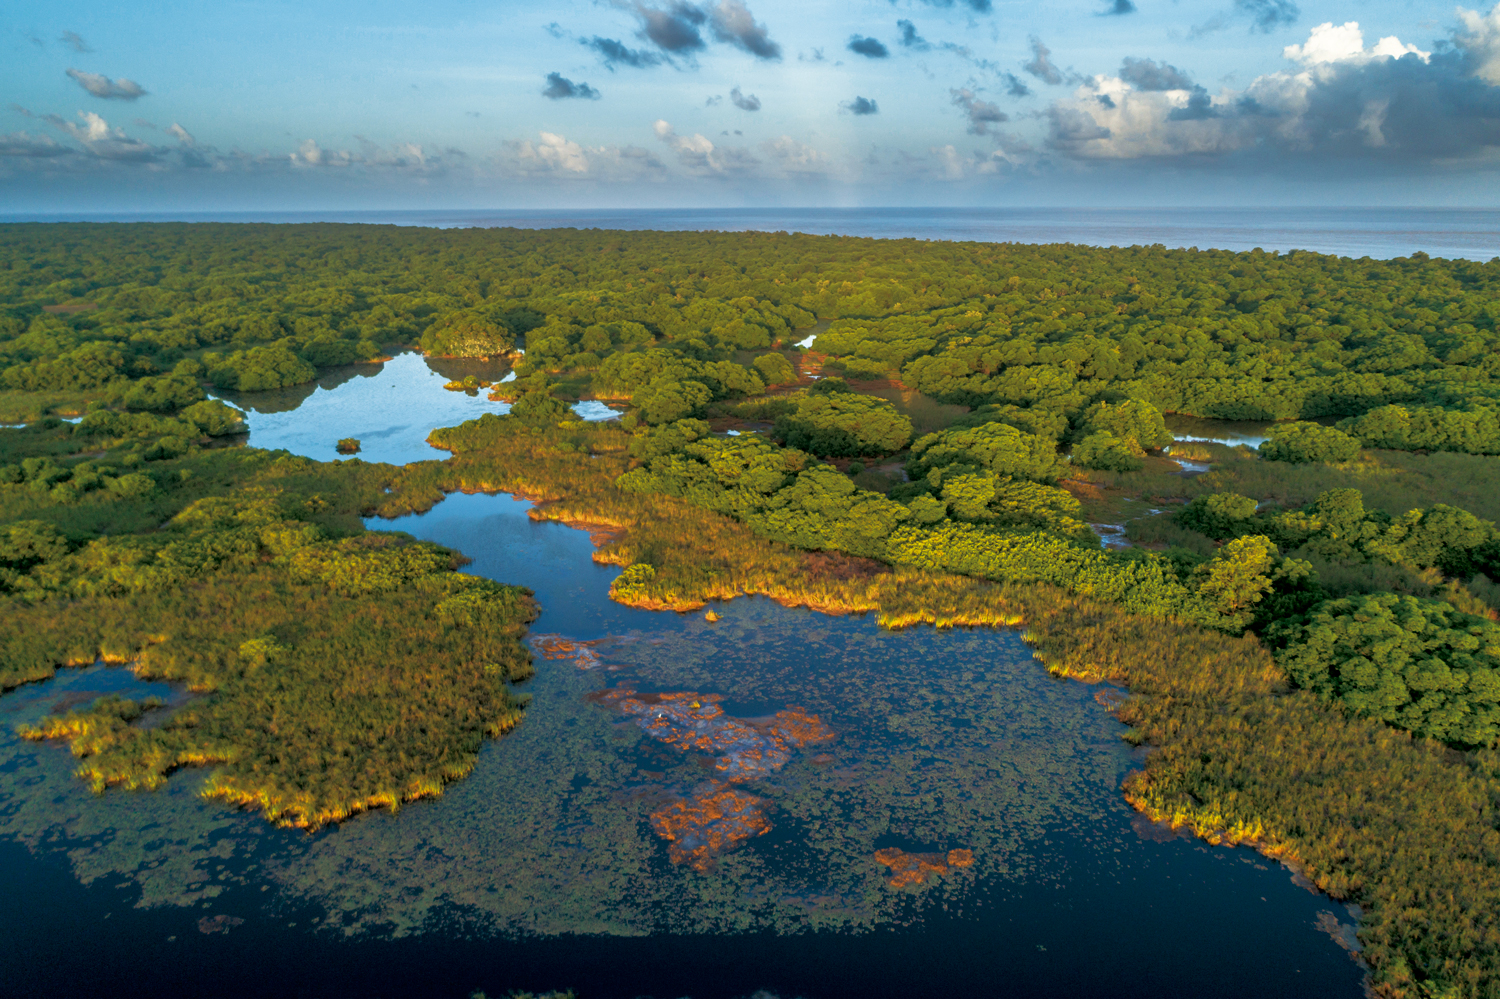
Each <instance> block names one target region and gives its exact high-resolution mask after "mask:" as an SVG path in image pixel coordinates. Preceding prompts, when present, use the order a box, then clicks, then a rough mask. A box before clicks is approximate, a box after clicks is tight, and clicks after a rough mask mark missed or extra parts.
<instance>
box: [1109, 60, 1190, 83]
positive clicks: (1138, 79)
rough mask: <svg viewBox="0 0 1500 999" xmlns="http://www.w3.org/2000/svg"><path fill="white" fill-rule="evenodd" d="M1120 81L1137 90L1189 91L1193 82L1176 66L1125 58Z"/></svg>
mask: <svg viewBox="0 0 1500 999" xmlns="http://www.w3.org/2000/svg"><path fill="white" fill-rule="evenodd" d="M1120 79H1121V80H1124V81H1125V82H1126V83H1128V84H1130V85H1131V86H1132V87H1134V88H1135V89H1137V90H1191V89H1192V87H1193V81H1192V80H1191V79H1190V78H1189V77H1188V75H1187V74H1186V73H1184V72H1183V71H1182V70H1180V69H1178V68H1177V67H1176V66H1170V65H1168V64H1167V63H1164V62H1161V63H1159V62H1156V61H1155V60H1152V59H1136V58H1134V57H1132V56H1126V57H1125V63H1124V65H1122V66H1121V67H1120Z"/></svg>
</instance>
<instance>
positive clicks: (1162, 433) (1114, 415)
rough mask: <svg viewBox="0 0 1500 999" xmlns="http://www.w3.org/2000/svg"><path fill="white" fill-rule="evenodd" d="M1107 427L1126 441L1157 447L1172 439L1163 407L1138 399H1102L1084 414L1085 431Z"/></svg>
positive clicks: (1092, 431) (1096, 430)
mask: <svg viewBox="0 0 1500 999" xmlns="http://www.w3.org/2000/svg"><path fill="white" fill-rule="evenodd" d="M1101 430H1106V431H1108V432H1109V433H1112V434H1114V435H1115V436H1116V437H1118V438H1119V439H1120V440H1122V441H1124V442H1125V443H1126V444H1127V445H1132V444H1133V445H1134V447H1135V448H1137V449H1141V450H1154V449H1156V448H1163V447H1166V446H1167V445H1168V444H1170V443H1172V432H1171V431H1170V430H1168V429H1167V425H1166V421H1165V420H1163V419H1162V415H1161V410H1159V409H1157V408H1156V407H1155V406H1153V405H1151V404H1150V403H1149V402H1143V401H1141V400H1139V399H1127V400H1125V401H1124V402H1120V403H1108V402H1099V403H1095V404H1094V405H1092V406H1090V407H1089V408H1088V410H1087V411H1086V412H1085V413H1084V414H1083V433H1084V435H1085V436H1087V435H1088V434H1093V433H1097V432H1099V431H1101Z"/></svg>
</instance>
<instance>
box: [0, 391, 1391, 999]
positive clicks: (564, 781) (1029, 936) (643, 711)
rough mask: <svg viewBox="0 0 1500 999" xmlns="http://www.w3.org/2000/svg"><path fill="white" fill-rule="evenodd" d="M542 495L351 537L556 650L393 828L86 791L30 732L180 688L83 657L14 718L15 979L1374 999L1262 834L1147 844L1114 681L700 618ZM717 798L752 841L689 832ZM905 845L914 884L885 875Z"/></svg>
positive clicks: (850, 630)
mask: <svg viewBox="0 0 1500 999" xmlns="http://www.w3.org/2000/svg"><path fill="white" fill-rule="evenodd" d="M379 385H380V383H379V382H376V381H374V380H373V379H363V380H352V381H350V382H348V383H345V386H346V387H343V391H344V392H345V393H347V394H348V397H349V407H348V411H349V412H350V413H354V414H358V413H361V412H363V413H367V414H370V415H369V419H371V420H373V421H378V420H381V419H384V418H386V415H387V414H386V411H385V410H383V409H381V407H379V406H378V405H376V404H375V402H378V400H373V401H372V400H370V399H368V398H363V397H366V396H369V395H372V394H378V393H379V391H380V389H379ZM347 386H353V388H352V389H351V388H348V387H347ZM325 391H327V390H325ZM333 391H335V392H337V391H339V388H335V389H334V390H333ZM450 394H451V393H450ZM374 425H376V424H375V423H369V424H364V425H360V424H359V423H357V422H356V421H355V420H354V418H353V417H350V423H349V424H348V427H349V430H348V435H352V436H360V437H362V438H363V436H364V435H366V434H367V433H368V429H369V427H370V426H374ZM256 432H259V431H252V434H254V433H256ZM293 432H295V431H293ZM289 436H290V434H289ZM424 436H425V433H424ZM264 438H269V440H266V441H265V443H267V444H268V445H269V444H271V443H272V442H273V441H274V442H275V445H274V446H285V445H283V444H282V443H281V439H280V438H278V437H277V436H276V431H274V430H272V431H270V432H266V433H263V439H264ZM527 511H528V505H527V504H526V503H524V502H521V501H518V500H515V499H512V498H510V497H505V496H484V495H462V494H456V495H453V496H450V497H448V498H447V499H446V500H444V501H443V502H442V503H440V504H439V505H438V506H436V507H435V508H433V509H432V510H431V511H429V512H427V513H425V514H420V515H414V516H409V517H404V518H400V519H398V520H394V521H371V522H369V526H370V527H372V528H374V529H397V530H403V531H408V532H410V533H412V534H414V535H416V536H418V537H421V538H426V539H431V540H434V541H437V542H440V543H443V544H448V545H452V546H454V547H457V548H460V549H461V550H463V551H464V552H465V553H466V554H468V555H469V556H470V557H472V558H473V562H472V563H471V564H470V565H469V566H468V567H467V569H466V571H469V572H475V573H479V574H482V575H485V576H489V577H492V578H495V579H500V580H503V581H506V582H512V583H520V584H523V585H526V586H529V587H531V588H532V589H533V590H534V591H535V593H536V596H537V599H538V601H539V603H540V605H541V607H542V611H543V612H542V616H541V618H540V619H539V620H538V621H537V622H536V624H535V625H534V627H533V637H534V638H535V639H536V645H537V648H538V650H539V651H540V652H542V653H544V654H546V655H548V656H552V658H541V657H539V662H538V667H539V672H538V675H537V676H536V678H535V679H533V680H531V681H529V682H528V683H527V684H525V685H524V687H523V689H524V690H525V691H526V692H528V693H530V694H531V696H532V702H531V706H530V707H529V708H528V710H527V713H526V717H525V720H524V721H523V722H522V724H521V725H520V726H519V728H517V729H516V730H515V731H514V732H513V733H511V734H509V735H507V736H505V737H504V738H502V739H499V740H497V741H495V742H492V743H489V744H487V745H486V747H485V749H484V750H483V752H482V753H481V757H480V761H479V764H478V766H477V767H476V768H475V771H474V772H473V774H472V775H471V776H469V777H468V778H466V779H464V780H462V781H459V782H458V783H456V784H453V785H451V786H450V787H449V788H448V789H447V791H446V793H445V794H444V795H443V797H441V798H439V799H436V800H431V801H424V802H418V803H415V804H412V805H409V806H407V807H405V808H403V809H402V810H401V811H400V812H399V813H398V814H391V813H388V812H379V813H373V814H369V815H365V816H361V817H359V818H356V819H355V820H353V821H350V822H347V823H345V824H344V825H343V826H341V827H339V828H337V829H330V830H327V831H324V832H321V833H318V834H316V835H312V836H308V835H305V834H302V833H296V832H288V831H283V830H275V829H270V828H268V827H267V826H266V825H265V823H264V822H262V821H261V820H260V819H258V818H256V817H254V816H251V815H247V814H243V813H237V812H232V811H228V810H226V809H224V808H223V807H222V806H220V805H217V804H215V803H210V802H205V801H203V800H201V799H199V798H198V797H197V796H196V794H195V790H196V788H197V787H198V786H199V785H200V784H201V781H202V775H201V773H197V772H192V771H185V772H180V773H178V774H176V775H174V776H173V778H172V779H171V780H170V781H169V783H168V786H167V788H165V789H164V790H162V791H159V792H154V793H147V794H127V793H119V792H111V793H109V794H106V795H103V796H97V797H96V796H93V795H90V794H89V793H88V791H87V790H86V788H85V787H84V786H83V785H82V784H81V782H79V781H77V780H76V779H75V778H73V777H72V776H71V771H72V768H73V765H74V764H73V760H72V759H71V757H70V756H69V755H68V754H67V753H66V751H64V750H61V749H59V748H58V747H56V746H49V745H36V744H31V743H23V742H20V741H19V740H17V739H16V738H15V736H14V735H13V734H12V732H13V729H14V725H15V724H16V723H18V722H24V721H27V720H31V719H34V718H36V717H39V716H40V715H41V714H43V713H45V712H46V711H48V710H52V709H54V708H55V707H60V706H63V704H65V703H67V701H65V700H64V699H65V698H67V699H70V700H72V701H76V700H78V699H80V698H85V697H87V696H90V695H91V694H92V693H102V692H106V691H109V690H124V691H132V692H135V693H141V694H144V693H148V692H154V693H158V694H163V693H165V694H169V695H170V694H171V691H170V689H169V688H164V685H160V684H156V685H145V684H139V683H137V682H136V681H134V680H133V679H132V678H131V677H130V675H129V674H128V672H126V671H124V670H122V669H118V668H107V667H93V668H90V669H86V670H65V671H62V673H61V674H60V675H59V678H58V679H56V680H54V681H50V682H48V683H43V684H35V685H31V686H29V687H26V688H22V689H21V690H18V691H15V692H12V693H11V694H9V695H6V696H5V697H3V698H0V720H3V722H0V844H3V845H0V886H3V887H0V948H3V949H0V966H4V967H5V968H6V983H7V984H6V989H5V991H6V992H7V993H10V994H17V995H27V994H38V995H40V994H42V992H43V991H44V990H45V991H46V992H47V993H48V994H54V993H56V992H57V991H59V989H70V988H71V989H74V990H75V991H76V990H81V991H85V992H89V993H92V992H96V991H102V990H103V989H104V988H106V987H107V988H109V990H110V991H112V992H121V991H123V992H125V993H127V994H130V993H136V994H143V995H144V994H147V993H150V992H153V991H155V992H156V993H157V994H161V993H163V992H165V993H172V992H174V991H181V990H187V991H196V990H201V987H202V982H203V981H205V980H211V981H213V983H214V986H215V988H214V991H215V992H216V993H217V994H223V995H258V994H265V993H266V992H267V991H276V992H278V994H292V995H322V994H330V993H337V994H353V993H368V994H371V995H432V996H444V995H446V996H464V995H468V994H469V992H471V991H472V990H474V989H485V990H487V991H488V992H489V993H490V994H497V993H499V994H503V993H504V991H505V990H507V989H511V988H531V989H540V988H554V987H575V988H579V989H580V990H581V995H582V996H583V997H584V999H596V997H615V996H619V997H622V999H623V997H629V996H638V995H660V996H682V995H692V996H696V997H705V996H725V997H729V996H744V995H747V994H749V993H751V992H753V991H755V990H757V989H766V990H769V991H770V992H772V993H773V994H776V995H784V996H791V995H802V996H808V997H844V996H848V997H856V996H861V997H862V996H905V995H913V994H940V993H953V994H993V993H994V992H995V991H996V990H997V988H999V987H1000V986H998V985H997V983H1004V991H1006V992H1007V993H1008V994H1014V995H1019V996H1053V995H1057V996H1062V995H1070V996H1071V995H1111V996H1142V997H1145V996H1171V995H1181V996H1198V995H1208V994H1211V995H1215V996H1246V997H1249V996H1276V995H1284V996H1301V995H1319V996H1338V995H1347V996H1350V997H1353V996H1355V995H1356V994H1357V991H1358V988H1359V980H1360V977H1361V973H1360V970H1359V968H1358V967H1357V966H1356V965H1355V964H1354V962H1352V961H1351V960H1350V959H1349V957H1348V956H1347V955H1346V954H1345V953H1344V952H1343V951H1341V950H1340V949H1339V948H1338V947H1337V946H1336V945H1335V944H1334V942H1333V941H1332V940H1331V939H1330V938H1329V936H1327V935H1325V934H1324V933H1322V932H1320V931H1319V930H1318V929H1317V928H1315V923H1316V921H1317V920H1318V919H1319V918H1320V913H1329V912H1332V913H1336V914H1337V916H1338V918H1339V919H1342V921H1343V923H1344V924H1346V925H1347V924H1348V922H1349V920H1350V917H1349V916H1348V915H1347V913H1344V912H1343V910H1342V909H1341V908H1340V907H1338V906H1336V905H1334V904H1333V903H1331V902H1329V901H1328V900H1327V899H1325V898H1321V897H1319V896H1317V895H1314V894H1312V893H1310V892H1308V891H1305V890H1303V889H1302V888H1299V887H1297V886H1296V885H1295V884H1293V882H1292V880H1291V878H1290V876H1289V875H1288V873H1287V872H1286V871H1285V870H1284V869H1282V868H1280V867H1278V866H1276V865H1274V864H1272V863H1270V862H1268V861H1265V860H1264V859H1262V858H1260V857H1258V856H1257V855H1256V854H1254V853H1252V852H1250V851H1248V850H1234V849H1225V848H1210V847H1207V846H1204V845H1202V844H1200V843H1198V842H1196V841H1193V840H1191V839H1185V838H1166V839H1165V840H1164V841H1159V838H1153V837H1144V836H1142V835H1139V834H1138V833H1137V832H1136V828H1135V827H1136V825H1138V819H1137V818H1136V817H1135V816H1134V815H1133V814H1132V812H1131V810H1130V808H1129V807H1128V806H1127V805H1126V804H1125V803H1124V801H1123V800H1122V798H1121V797H1120V794H1119V785H1120V781H1121V779H1122V778H1123V776H1124V775H1125V774H1126V773H1127V772H1128V770H1129V769H1130V768H1132V767H1133V766H1136V765H1138V762H1139V761H1138V757H1137V755H1136V754H1135V753H1133V752H1132V751H1131V750H1130V749H1129V747H1128V746H1127V745H1126V744H1125V743H1124V742H1122V741H1121V739H1120V735H1121V733H1122V730H1123V728H1122V726H1121V725H1120V724H1119V723H1118V722H1116V721H1114V720H1113V719H1112V718H1111V717H1110V716H1109V714H1108V713H1107V711H1106V709H1105V707H1104V706H1103V705H1102V704H1101V703H1100V701H1099V700H1098V699H1096V696H1095V695H1096V694H1098V693H1100V692H1101V691H1100V689H1099V688H1093V687H1089V686H1086V685H1082V684H1077V683H1073V682H1071V681H1064V680H1057V679H1054V678H1052V677H1050V676H1048V675H1047V674H1046V672H1045V670H1043V669H1042V668H1041V666H1040V665H1039V664H1038V663H1037V662H1036V661H1035V660H1034V659H1033V658H1032V657H1031V655H1030V652H1029V650H1028V649H1027V648H1026V647H1025V646H1024V645H1023V644H1022V643H1021V642H1020V640H1019V638H1018V637H1017V635H1016V633H1015V632H1013V631H992V630H974V631H950V632H938V631H934V630H932V629H927V628H919V629H913V630H910V631H905V632H894V633H893V632H887V631H881V630H880V629H879V628H877V627H876V626H875V623H874V621H873V620H872V619H870V618H866V617H829V616H825V615H820V614H815V613H812V612H810V611H806V610H792V609H788V608H783V607H780V606H778V605H776V604H774V603H773V602H771V601H769V600H766V599H763V598H753V599H740V600H736V601H732V602H729V603H727V604H720V605H717V606H716V607H715V608H714V609H715V610H716V611H717V613H719V614H720V615H722V619H721V620H719V621H717V622H712V623H711V622H709V621H707V620H705V618H704V617H703V616H702V615H699V614H692V615H677V614H671V613H653V612H648V611H640V610H634V609H631V608H626V607H622V606H620V605H618V604H615V603H612V602H610V601H609V600H608V596H607V594H608V588H609V584H610V581H611V580H612V579H613V578H614V576H615V575H616V573H617V572H618V569H616V568H613V567H607V566H602V565H599V564H596V563H594V562H593V561H591V559H590V555H591V551H592V546H591V544H590V542H589V539H588V536H587V535H586V534H584V533H583V532H580V531H576V530H572V529H569V528H567V527H564V526H562V525H559V524H555V523H543V522H536V521H533V520H531V519H529V517H528V516H527ZM548 636H553V637H548ZM565 640H566V641H565ZM569 641H570V642H572V643H575V644H572V645H569V644H568V642H569ZM586 642H589V643H595V644H591V645H579V644H576V643H586ZM148 687H149V688H150V689H149V690H147V689H146V688H148ZM643 705H644V706H646V707H644V708H643V707H642V706H643ZM653 705H655V706H658V707H657V708H656V710H654V711H653V710H652V708H651V706H653ZM705 705H706V707H705ZM669 712H673V713H672V714H671V717H670V718H667V717H665V716H667V715H668V713H669ZM716 712H717V713H716ZM814 716H815V723H813V722H811V721H807V720H808V719H813V718H814ZM778 718H780V719H783V721H777V720H776V719H778ZM693 719H699V720H701V721H702V724H701V726H700V728H699V729H698V730H696V732H697V735H696V736H694V737H695V738H696V737H701V739H702V741H700V743H699V744H698V746H697V747H696V748H695V747H694V746H691V745H689V744H688V743H689V742H690V741H691V739H689V738H687V734H688V733H687V727H688V726H690V725H693V724H698V722H696V721H693ZM785 719H793V720H794V721H795V720H797V719H801V720H803V721H802V722H798V723H797V725H800V728H799V727H797V725H792V724H791V723H789V722H786V721H785ZM804 722H805V723H804ZM778 726H779V727H778ZM794 728H795V729H796V732H795V733H793V729H794ZM705 733H706V734H705ZM757 740H759V741H757ZM773 743H774V745H773ZM747 761H748V762H747ZM715 796H717V797H715ZM726 798H732V800H733V801H734V802H736V803H737V804H736V806H735V808H736V809H737V811H735V817H737V818H738V820H739V825H738V826H735V827H734V828H730V826H731V825H733V823H730V824H729V825H725V824H724V823H722V822H721V823H720V824H719V825H718V826H716V827H713V828H709V827H708V826H704V825H699V826H696V827H693V828H688V826H691V823H687V824H686V825H685V824H684V822H683V821H682V820H683V819H684V817H691V816H692V815H693V814H697V813H695V812H694V809H695V808H696V809H698V811H699V812H701V811H702V809H701V807H700V805H701V803H702V802H705V801H709V800H718V801H719V802H720V803H721V804H722V802H723V801H724V800H726ZM684 830H686V831H684ZM695 830H696V832H695ZM705 830H707V832H705ZM1148 831H1149V830H1148ZM664 832H675V833H676V834H677V835H678V836H679V838H678V840H677V841H676V842H675V843H674V842H673V841H669V840H668V839H667V838H665V836H664V835H663V833H664ZM715 832H717V833H721V834H723V835H719V836H718V837H717V839H715V836H714V835H709V833H715ZM693 835H697V838H696V839H694V838H693ZM709 841H714V842H713V843H711V845H710V848H709V849H707V850H702V851H697V852H694V851H695V849H696V846H697V845H701V844H702V843H704V842H709ZM674 846H675V847H676V849H675V850H674ZM886 851H901V853H900V854H894V853H890V852H886ZM949 851H969V852H970V853H971V854H972V864H968V863H965V862H964V861H965V859H966V858H965V857H964V855H963V854H961V853H953V852H949ZM893 856H895V857H904V858H906V860H904V861H899V863H907V862H909V861H910V860H911V858H912V857H913V856H921V857H926V858H927V863H928V864H929V868H928V869H927V870H925V871H923V870H920V869H919V870H917V871H916V874H915V875H913V878H915V880H914V881H912V883H907V884H904V885H897V886H893V885H892V881H893V880H898V877H897V876H898V875H899V874H900V867H899V866H898V862H895V861H891V858H892V857H893ZM881 858H885V860H886V861H888V862H885V863H883V862H882V859H881ZM700 861H701V863H700ZM950 861H951V863H950ZM908 870H911V868H910V867H908ZM909 880H911V879H909ZM39 899H40V900H45V901H44V902H38V901H37V900H39ZM1323 918H1324V920H1325V922H1327V917H1323ZM106 919H107V920H108V922H107V923H106V922H104V920H106ZM101 928H107V933H102V934H101V932H100V930H101ZM85 937H86V938H87V939H88V940H89V944H88V945H87V946H80V944H81V941H82V939H83V938H85ZM96 940H97V941H99V942H98V946H97V947H96V946H95V945H94V941H96ZM101 969H108V970H107V972H106V971H103V970H101ZM205 976H207V977H205Z"/></svg>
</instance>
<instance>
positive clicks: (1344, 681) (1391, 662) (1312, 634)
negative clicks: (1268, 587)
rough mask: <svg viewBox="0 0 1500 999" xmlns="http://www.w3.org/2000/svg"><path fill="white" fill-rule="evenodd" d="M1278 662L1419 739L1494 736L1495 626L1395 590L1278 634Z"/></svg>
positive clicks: (1337, 605)
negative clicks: (1285, 642) (1281, 641)
mask: <svg viewBox="0 0 1500 999" xmlns="http://www.w3.org/2000/svg"><path fill="white" fill-rule="evenodd" d="M1284 632H1285V633H1284V636H1283V637H1285V638H1286V639H1287V640H1288V641H1289V644H1288V646H1287V647H1286V649H1285V650H1283V651H1282V652H1281V653H1280V654H1279V655H1278V656H1277V660H1278V662H1280V663H1281V665H1282V666H1284V667H1285V668H1286V670H1287V672H1288V673H1289V674H1290V675H1291V677H1292V679H1294V680H1296V681H1297V683H1298V684H1299V685H1300V686H1303V687H1306V688H1307V689H1309V690H1312V691H1314V692H1316V693H1317V694H1318V695H1319V696H1321V697H1325V698H1328V699H1331V700H1337V701H1338V702H1340V703H1341V704H1343V705H1344V706H1345V707H1347V708H1348V709H1349V710H1351V711H1353V712H1355V713H1357V714H1360V715H1365V716H1369V717H1374V718H1379V719H1381V720H1383V721H1386V722H1389V723H1391V724H1393V725H1396V726H1398V727H1400V728H1404V729H1409V730H1411V731H1412V732H1413V733H1415V734H1416V735H1419V736H1424V737H1431V738H1434V739H1441V740H1443V741H1445V742H1450V743H1457V744H1459V745H1467V746H1487V745H1492V744H1493V743H1495V741H1496V740H1497V739H1500V625H1496V624H1495V623H1494V622H1492V621H1488V620H1485V619H1484V618H1480V617H1474V616H1472V615H1469V614H1464V613H1462V612H1460V611H1458V610H1456V609H1455V608H1454V607H1452V606H1451V605H1450V604H1448V603H1447V602H1445V601H1440V600H1423V599H1420V598H1417V597H1410V596H1398V595H1397V594H1394V593H1377V594H1370V595H1367V596H1363V597H1359V598H1351V599H1344V600H1331V601H1328V602H1327V603H1324V604H1321V605H1320V606H1318V607H1317V608H1316V609H1315V610H1314V612H1313V613H1312V614H1311V615H1310V617H1309V619H1308V621H1307V622H1306V623H1305V624H1302V625H1300V626H1298V627H1297V628H1295V629H1284Z"/></svg>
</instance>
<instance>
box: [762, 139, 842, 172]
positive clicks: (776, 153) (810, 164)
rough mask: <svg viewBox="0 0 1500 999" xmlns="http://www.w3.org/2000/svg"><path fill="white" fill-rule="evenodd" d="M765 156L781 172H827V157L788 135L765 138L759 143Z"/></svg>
mask: <svg viewBox="0 0 1500 999" xmlns="http://www.w3.org/2000/svg"><path fill="white" fill-rule="evenodd" d="M760 148H761V151H762V152H764V153H765V154H766V158H767V159H769V160H770V161H771V162H772V163H774V164H775V165H776V166H777V167H778V168H780V170H781V172H782V173H785V174H789V175H793V176H797V175H800V176H808V175H813V174H825V173H827V172H828V169H829V163H828V157H827V156H825V155H823V154H822V153H820V152H819V151H818V150H816V149H814V148H813V147H812V146H808V145H804V144H803V143H801V142H798V141H797V140H796V139H793V138H792V137H791V136H789V135H783V136H782V137H781V138H779V139H767V140H766V141H765V142H762V143H761V144H760Z"/></svg>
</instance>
